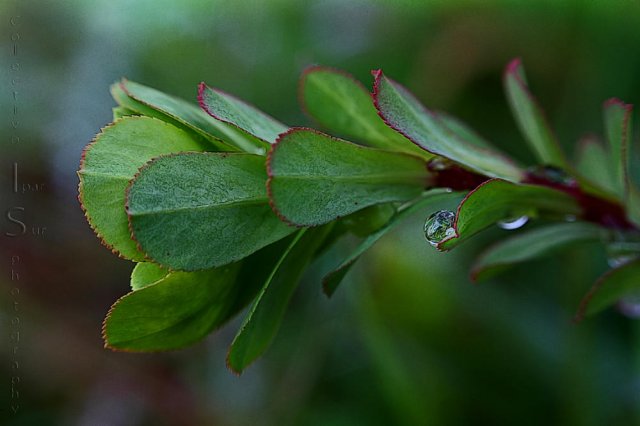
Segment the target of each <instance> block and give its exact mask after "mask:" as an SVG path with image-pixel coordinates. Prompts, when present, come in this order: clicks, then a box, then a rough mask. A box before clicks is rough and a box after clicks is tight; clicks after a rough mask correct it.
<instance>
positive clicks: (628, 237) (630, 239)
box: [606, 231, 640, 302]
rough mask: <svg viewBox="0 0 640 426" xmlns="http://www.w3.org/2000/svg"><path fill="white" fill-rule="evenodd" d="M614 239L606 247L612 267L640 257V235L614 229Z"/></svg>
mask: <svg viewBox="0 0 640 426" xmlns="http://www.w3.org/2000/svg"><path fill="white" fill-rule="evenodd" d="M612 239H613V241H611V242H610V243H609V244H607V247H606V251H607V263H608V264H609V266H610V267H612V268H618V267H620V266H622V265H624V264H625V263H629V262H631V261H632V260H634V259H637V258H638V257H640V235H637V234H631V233H623V232H618V231H614V234H613V238H612ZM639 302H640V298H639Z"/></svg>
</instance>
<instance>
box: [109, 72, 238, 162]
mask: <svg viewBox="0 0 640 426" xmlns="http://www.w3.org/2000/svg"><path fill="white" fill-rule="evenodd" d="M111 95H112V96H113V98H114V99H115V100H116V102H118V103H119V104H120V105H121V106H122V107H124V108H126V109H127V110H130V111H134V112H135V113H137V114H142V115H146V116H148V117H154V118H158V119H160V120H162V121H166V122H167V123H170V124H173V125H174V126H176V127H178V128H181V129H183V130H185V131H187V132H190V133H192V134H193V135H197V137H200V138H203V139H204V140H206V141H207V142H208V143H209V144H210V146H211V149H210V150H212V151H237V150H238V148H237V147H236V146H234V145H232V144H230V143H229V142H227V141H226V140H227V138H226V134H225V133H224V132H223V131H222V130H224V129H223V128H221V126H220V124H219V123H218V122H216V121H215V120H214V119H212V118H211V117H209V116H208V115H207V114H205V113H204V112H203V111H201V110H200V108H198V106H197V105H194V104H192V103H190V102H187V101H185V100H184V99H180V98H178V97H176V96H172V95H169V94H167V93H164V92H161V91H159V90H156V89H153V88H151V87H148V86H145V85H142V84H140V83H136V82H133V81H129V80H127V79H122V80H121V81H119V82H117V83H115V84H113V85H112V86H111Z"/></svg>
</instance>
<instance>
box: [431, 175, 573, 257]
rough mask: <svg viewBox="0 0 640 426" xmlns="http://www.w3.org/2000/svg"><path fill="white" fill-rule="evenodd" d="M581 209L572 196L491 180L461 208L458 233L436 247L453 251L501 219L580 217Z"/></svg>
mask: <svg viewBox="0 0 640 426" xmlns="http://www.w3.org/2000/svg"><path fill="white" fill-rule="evenodd" d="M581 212H582V211H581V208H580V206H579V205H578V203H577V202H576V200H575V199H574V198H573V197H571V196H570V195H568V194H566V193H564V192H561V191H558V190H555V189H551V188H547V187H544V186H538V185H520V184H514V183H511V182H506V181H503V180H500V179H493V180H489V181H487V182H485V183H483V184H482V185H480V186H478V187H477V188H476V189H474V190H473V191H471V192H470V193H469V194H467V196H466V197H465V199H464V200H462V203H460V205H459V206H458V212H457V214H456V219H455V223H454V231H455V233H454V234H453V235H452V236H451V237H449V238H446V239H444V240H442V241H441V242H440V243H438V245H437V246H436V247H437V248H438V250H444V251H447V250H450V249H452V248H453V247H455V246H456V245H458V244H460V243H461V242H463V241H465V240H466V239H468V238H469V237H471V236H473V235H475V234H476V233H478V232H480V231H482V230H483V229H485V228H487V227H489V226H491V225H493V224H495V223H496V222H498V221H500V220H508V219H510V218H514V217H520V216H529V217H535V216H539V215H550V216H552V217H558V216H559V217H564V216H565V215H576V216H577V215H580V214H581Z"/></svg>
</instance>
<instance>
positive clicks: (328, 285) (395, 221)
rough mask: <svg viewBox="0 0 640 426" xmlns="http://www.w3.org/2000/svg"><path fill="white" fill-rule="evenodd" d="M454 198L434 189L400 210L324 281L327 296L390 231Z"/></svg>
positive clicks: (445, 191) (447, 193)
mask: <svg viewBox="0 0 640 426" xmlns="http://www.w3.org/2000/svg"><path fill="white" fill-rule="evenodd" d="M452 196H458V195H457V194H455V193H451V192H448V191H447V190H445V189H432V190H431V191H429V192H428V193H426V194H425V195H424V197H423V198H420V199H419V200H418V201H416V202H413V203H411V204H408V205H405V206H403V207H402V208H401V209H399V210H398V213H397V214H396V215H395V216H393V217H392V218H391V220H389V221H388V222H387V223H386V224H385V225H384V226H383V227H381V228H380V229H378V230H377V231H376V232H374V233H372V234H371V235H369V236H368V237H367V238H365V239H364V240H362V242H361V243H360V244H359V245H358V247H356V249H355V250H354V251H353V252H352V253H351V254H350V255H349V256H348V257H347V258H346V259H345V260H344V261H342V263H340V265H338V266H337V267H336V268H334V269H333V270H332V271H331V272H329V273H328V274H327V275H326V276H325V277H324V278H323V279H322V287H323V289H324V292H325V294H326V295H327V296H329V297H331V296H332V295H333V293H334V292H335V291H336V289H337V288H338V286H339V285H340V283H341V282H342V280H343V278H344V277H345V275H347V272H349V270H350V269H351V267H352V266H353V264H354V263H356V261H357V260H358V259H359V258H360V256H362V255H363V254H364V253H365V252H366V251H367V250H369V249H370V248H371V247H372V246H373V245H374V244H375V243H376V242H378V240H380V238H382V237H383V236H385V235H386V234H387V233H388V232H389V231H391V230H393V229H394V228H396V227H397V226H398V225H399V224H401V223H402V222H403V221H404V220H405V219H407V218H408V217H409V216H411V215H412V214H414V213H416V212H419V211H421V210H424V209H425V208H427V207H429V206H430V205H433V204H434V203H437V202H438V201H440V200H442V199H446V198H450V197H452Z"/></svg>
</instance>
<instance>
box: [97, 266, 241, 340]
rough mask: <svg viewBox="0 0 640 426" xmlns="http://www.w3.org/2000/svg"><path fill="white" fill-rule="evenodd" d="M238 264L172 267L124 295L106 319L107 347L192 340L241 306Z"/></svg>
mask: <svg viewBox="0 0 640 426" xmlns="http://www.w3.org/2000/svg"><path fill="white" fill-rule="evenodd" d="M239 268H240V264H237V263H236V264H232V265H229V266H225V267H223V268H220V269H211V270H206V271H199V272H171V273H170V274H168V275H167V276H166V277H165V278H164V279H162V280H159V281H157V282H155V283H152V284H150V285H148V286H146V287H144V288H141V289H139V290H136V291H133V292H131V293H129V294H127V295H126V296H124V297H122V298H120V299H119V300H118V301H117V302H116V303H115V304H114V305H113V306H112V307H111V309H110V310H109V313H108V314H107V317H106V319H105V321H104V325H103V338H104V341H105V347H107V348H111V349H116V350H126V351H135V352H137V351H162V350H169V349H178V348H181V347H184V346H187V345H190V344H193V343H195V342H197V341H199V340H200V339H202V338H203V337H205V336H206V335H207V334H209V332H211V330H213V329H214V328H216V327H218V326H220V325H222V324H223V323H224V322H226V321H227V320H228V319H229V318H230V316H231V315H233V314H234V313H235V312H237V310H238V309H237V306H236V305H235V301H236V299H237V297H238V292H239V291H240V287H241V286H239V285H237V283H236V281H235V280H236V277H237V274H238V270H239Z"/></svg>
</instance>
